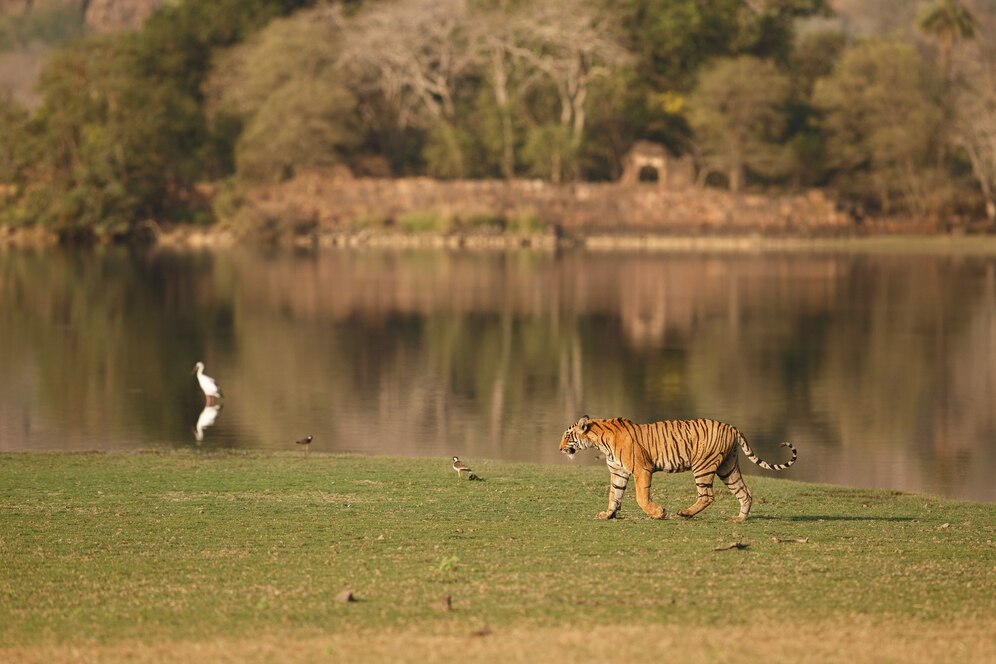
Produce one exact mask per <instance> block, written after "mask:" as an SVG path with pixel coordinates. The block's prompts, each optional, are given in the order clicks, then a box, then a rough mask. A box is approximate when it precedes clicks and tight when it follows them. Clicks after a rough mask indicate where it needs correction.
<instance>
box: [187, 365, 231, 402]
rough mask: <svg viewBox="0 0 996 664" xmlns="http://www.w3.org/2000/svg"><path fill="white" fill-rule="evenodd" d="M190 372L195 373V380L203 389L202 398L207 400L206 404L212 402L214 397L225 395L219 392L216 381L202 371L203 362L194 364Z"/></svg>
mask: <svg viewBox="0 0 996 664" xmlns="http://www.w3.org/2000/svg"><path fill="white" fill-rule="evenodd" d="M190 373H193V374H197V382H198V383H200V385H201V390H203V391H204V398H205V399H206V400H207V405H208V406H210V405H211V404H213V403H214V400H215V399H224V398H225V395H224V394H222V393H221V388H220V387H218V383H216V382H214V378H211V376H208V375H207V374H205V373H204V363H203V362H198V363H197V364H195V365H194V370H193V371H191V372H190Z"/></svg>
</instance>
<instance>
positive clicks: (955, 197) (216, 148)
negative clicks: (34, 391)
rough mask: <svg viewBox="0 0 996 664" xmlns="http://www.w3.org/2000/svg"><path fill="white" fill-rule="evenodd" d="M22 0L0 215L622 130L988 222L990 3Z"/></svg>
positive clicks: (899, 210)
mask: <svg viewBox="0 0 996 664" xmlns="http://www.w3.org/2000/svg"><path fill="white" fill-rule="evenodd" d="M34 4H35V5H37V6H38V7H39V8H44V11H42V9H35V10H33V11H32V12H31V13H29V14H24V13H21V14H8V15H0V56H2V55H3V54H4V53H13V52H15V51H17V49H27V48H29V47H32V46H31V45H33V44H38V43H40V42H43V43H45V44H46V45H47V46H46V48H57V50H56V52H55V53H54V54H53V55H51V56H49V57H48V58H47V59H46V64H45V68H44V71H43V73H42V75H41V77H40V79H39V81H38V87H37V97H36V99H35V101H31V100H30V99H29V98H27V97H25V96H24V95H23V94H18V95H17V96H15V95H14V93H13V92H11V93H10V94H3V91H2V90H0V182H2V189H0V196H2V197H3V201H4V203H5V204H4V205H3V206H2V207H0V223H8V224H45V225H48V226H51V227H54V228H58V229H62V230H64V232H67V233H69V232H73V231H74V229H81V228H82V229H89V228H97V229H100V230H103V231H107V232H111V233H114V232H127V231H128V230H129V228H131V227H132V226H133V225H134V224H135V223H138V222H141V221H142V220H144V219H160V220H161V219H172V220H190V221H195V222H196V221H201V220H205V221H206V220H208V219H209V218H210V216H211V213H210V210H209V208H207V207H206V206H205V204H204V202H203V201H202V200H201V199H200V198H199V196H198V194H197V192H198V187H197V185H198V184H199V183H205V182H218V181H222V180H226V181H235V182H239V183H242V184H246V185H250V186H251V185H253V184H254V183H264V182H276V181H280V180H283V179H287V178H292V177H294V175H295V174H296V173H299V172H301V171H302V170H308V169H315V168H328V167H331V166H340V167H342V166H345V167H348V168H349V169H350V170H351V171H352V172H353V173H355V174H357V175H371V176H379V177H392V176H409V175H429V176H432V177H437V178H512V177H540V178H544V179H546V180H549V181H551V182H563V181H569V180H607V179H615V178H617V177H618V176H619V173H620V170H621V160H622V157H623V155H624V154H625V153H626V151H627V150H628V149H629V147H630V146H631V145H632V143H633V142H634V141H635V140H637V139H647V140H652V141H655V142H658V143H662V144H664V145H666V146H667V147H668V148H669V149H670V150H671V151H672V152H674V153H675V154H676V155H681V154H691V155H693V156H694V157H695V159H696V161H697V166H698V168H699V170H700V181H701V182H708V183H709V184H713V185H716V186H723V187H728V188H730V189H732V190H740V189H743V188H747V187H751V188H762V189H763V188H774V189H785V188H794V187H800V186H820V187H828V188H831V189H832V190H833V191H834V193H835V194H837V195H838V196H840V197H841V198H843V199H844V200H845V201H850V202H851V203H853V204H854V205H856V206H859V207H861V208H863V209H865V210H867V211H869V212H871V213H885V214H899V215H910V216H915V217H920V218H923V217H930V216H934V217H938V216H942V215H947V214H952V213H957V214H966V215H974V216H982V215H983V214H987V215H988V216H989V219H991V220H996V196H994V188H996V143H994V140H996V139H994V136H996V127H994V126H993V125H996V122H994V121H993V117H994V107H993V104H994V103H996V100H994V96H996V91H994V88H993V86H994V83H993V80H994V79H993V77H994V71H993V68H994V66H996V64H994V63H996V55H994V52H996V46H994V45H993V44H994V40H993V37H992V34H993V33H992V30H991V27H992V25H993V21H994V19H993V17H994V16H996V2H993V1H992V0H929V1H922V2H908V1H906V0H902V1H900V0H869V1H868V2H856V1H851V0H715V1H713V2H700V1H698V0H670V1H668V2H660V1H657V0H620V1H619V2H607V1H605V0H601V1H598V0H596V1H592V2H581V1H580V0H542V1H539V2H527V1H525V0H431V1H430V0H352V1H349V2H344V1H340V2H334V1H320V0H183V1H179V2H167V3H165V4H163V6H162V7H161V8H160V9H159V10H158V11H157V12H156V13H155V14H153V15H152V16H151V17H150V18H149V19H148V20H147V21H146V22H145V23H144V25H143V26H142V27H141V29H140V30H135V31H126V32H114V33H109V34H100V35H93V34H88V30H87V28H86V24H85V23H84V22H83V20H82V19H81V18H80V16H81V14H80V13H79V12H80V11H82V10H80V9H79V8H77V9H76V13H75V14H74V13H73V11H71V10H72V8H73V7H74V6H75V5H74V4H73V2H70V1H69V0H66V1H65V2H63V1H61V0H59V1H58V2H57V1H56V0H51V2H50V3H47V2H44V1H42V2H38V3H34ZM83 4H85V3H82V4H81V5H80V6H83ZM3 62H4V61H3V60H2V58H0V74H2V73H3V72H2V68H3V65H2V63H3ZM3 80H5V79H4V78H3V76H2V75H0V81H3ZM26 99H27V101H25V100H26ZM710 173H714V174H717V175H718V177H711V178H710V177H708V176H709V174H710Z"/></svg>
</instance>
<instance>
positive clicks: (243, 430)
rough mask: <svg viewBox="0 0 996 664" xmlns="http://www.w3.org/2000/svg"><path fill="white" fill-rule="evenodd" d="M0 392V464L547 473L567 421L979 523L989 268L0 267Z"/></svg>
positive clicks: (341, 260)
mask: <svg viewBox="0 0 996 664" xmlns="http://www.w3.org/2000/svg"><path fill="white" fill-rule="evenodd" d="M198 360H202V361H204V362H205V363H206V365H207V373H208V374H209V375H211V376H214V377H215V378H216V379H217V380H218V382H219V383H220V385H221V387H222V389H223V390H224V392H225V396H226V399H225V401H224V407H223V408H222V409H220V410H217V411H215V410H211V409H208V410H205V409H204V398H203V396H202V395H201V393H200V392H199V390H198V388H197V384H196V381H195V379H194V378H193V376H191V373H190V371H191V368H192V367H193V365H194V363H195V362H196V361H198ZM0 375H2V379H0V450H4V451H23V450H90V449H104V450H112V449H140V448H153V447H157V448H162V447H176V448H179V447H191V448H200V449H217V448H250V449H267V450H280V449H283V450H295V446H294V444H293V441H294V440H296V439H298V438H301V437H303V436H304V435H306V434H309V433H310V434H313V435H314V436H315V443H314V446H313V450H314V451H358V452H363V453H371V454H393V455H417V456H438V457H440V458H441V459H445V458H448V457H449V456H451V455H453V454H457V455H460V456H461V457H464V458H466V459H468V460H470V461H473V460H475V459H482V458H492V459H496V458H497V459H510V460H523V461H534V462H540V463H551V464H555V463H566V460H564V459H563V458H562V455H561V454H560V453H559V452H558V450H557V445H558V443H559V440H560V435H561V433H562V432H563V430H564V429H565V428H566V427H567V426H568V425H569V424H570V423H572V422H573V421H574V420H576V419H577V418H578V417H579V416H580V415H582V414H584V413H588V414H590V415H591V416H593V417H613V416H625V417H629V418H631V419H634V420H638V421H648V420H655V419H666V418H683V417H711V418H716V419H721V420H726V421H728V422H730V423H732V424H735V425H736V426H738V427H739V428H740V429H741V430H742V431H743V432H744V433H745V434H746V436H747V437H748V440H750V441H751V443H752V445H753V446H754V448H755V449H756V450H757V451H758V452H759V453H760V454H761V456H762V457H763V458H766V459H768V460H770V461H772V462H777V461H780V460H781V459H782V458H783V456H782V453H783V452H784V450H783V449H782V448H780V447H779V443H781V442H782V441H783V440H791V441H792V442H793V443H795V445H796V446H797V447H798V448H799V452H800V458H799V462H798V463H797V464H796V466H795V467H794V468H792V469H791V470H790V471H787V473H785V474H784V475H786V476H787V477H791V478H793V479H798V480H808V481H817V482H831V483H836V484H846V485H852V486H866V487H891V488H895V489H902V490H912V491H920V492H926V493H934V494H944V495H948V496H954V497H960V498H970V499H976V500H985V501H996V484H994V482H993V481H992V479H991V478H993V477H996V408H994V406H996V258H993V257H958V256H947V255H910V256H906V255H864V254H862V255H854V254H844V253H826V254H820V253H801V252H800V253H785V254H762V253H759V254H744V253H737V254H734V253H731V254H724V253H712V254H710V253H703V254H694V253H675V254H663V253H662V254H643V253H628V254H627V253H618V254H610V253H586V252H567V253H559V254H544V253H471V252H465V253H445V252H407V253H405V252H397V251H392V252H380V251H372V250H371V251H329V252H322V253H318V254H311V255H291V254H281V255H264V254H259V253H252V252H241V251H236V252H232V253H224V254H207V253H204V254H199V253H182V254H176V253H166V252H157V253H152V254H135V253H130V252H129V251H127V250H124V249H108V250H97V251H92V252H91V251H50V252H42V253H30V252H16V251H7V252H2V253H0ZM296 451H297V450H295V452H296ZM589 462H591V463H596V462H595V461H594V460H592V459H589ZM441 463H444V462H443V461H441ZM745 464H746V465H748V466H749V465H750V464H749V463H747V462H745ZM755 471H756V469H755ZM690 481H691V480H689V482H690ZM691 492H692V489H691V485H689V494H690V495H691Z"/></svg>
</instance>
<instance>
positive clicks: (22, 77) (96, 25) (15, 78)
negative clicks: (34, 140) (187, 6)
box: [0, 0, 178, 108]
mask: <svg viewBox="0 0 996 664" xmlns="http://www.w3.org/2000/svg"><path fill="white" fill-rule="evenodd" d="M177 1H178V0H0V96H3V95H10V96H12V97H13V98H14V99H15V100H16V101H18V102H19V103H21V104H23V105H25V106H27V107H29V108H31V107H34V106H35V105H36V104H37V103H38V102H39V101H40V100H39V97H38V95H37V93H36V91H35V82H36V81H37V80H38V75H39V73H40V72H41V69H42V66H43V65H44V63H45V60H46V58H47V57H48V55H49V54H50V53H51V52H52V50H53V49H57V48H59V47H60V46H61V45H62V44H63V43H65V42H66V41H67V40H71V39H75V38H76V37H79V36H80V35H81V34H86V33H88V32H89V33H105V32H114V31H117V30H134V29H138V28H140V27H141V26H142V23H143V22H144V21H145V19H147V18H148V17H149V16H151V15H152V13H153V12H154V11H155V10H156V9H158V8H160V7H162V6H163V5H165V4H167V3H170V2H177Z"/></svg>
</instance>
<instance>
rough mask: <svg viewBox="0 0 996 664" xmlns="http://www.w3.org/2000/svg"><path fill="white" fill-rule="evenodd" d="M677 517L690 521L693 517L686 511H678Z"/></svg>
mask: <svg viewBox="0 0 996 664" xmlns="http://www.w3.org/2000/svg"><path fill="white" fill-rule="evenodd" d="M678 516H680V517H682V518H683V519H691V518H692V517H693V516H695V515H694V514H692V513H691V512H689V511H688V510H678Z"/></svg>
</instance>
